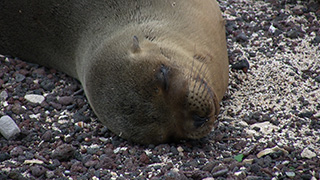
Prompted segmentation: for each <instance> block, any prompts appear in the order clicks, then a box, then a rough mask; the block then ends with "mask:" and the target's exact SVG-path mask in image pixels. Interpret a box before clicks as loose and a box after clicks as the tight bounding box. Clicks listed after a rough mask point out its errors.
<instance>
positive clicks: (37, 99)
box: [24, 94, 45, 104]
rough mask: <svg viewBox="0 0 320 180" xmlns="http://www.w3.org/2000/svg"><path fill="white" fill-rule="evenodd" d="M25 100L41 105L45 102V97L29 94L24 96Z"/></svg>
mask: <svg viewBox="0 0 320 180" xmlns="http://www.w3.org/2000/svg"><path fill="white" fill-rule="evenodd" d="M24 98H25V99H26V100H27V101H29V102H31V103H36V104H41V103H42V102H43V101H44V99H45V98H44V96H42V95H38V94H27V95H25V96H24Z"/></svg>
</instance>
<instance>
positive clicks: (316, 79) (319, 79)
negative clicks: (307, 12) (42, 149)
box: [0, 76, 320, 97]
mask: <svg viewBox="0 0 320 180" xmlns="http://www.w3.org/2000/svg"><path fill="white" fill-rule="evenodd" d="M314 80H315V81H317V82H318V83H320V76H317V77H315V78H314ZM0 97H1V96H0Z"/></svg>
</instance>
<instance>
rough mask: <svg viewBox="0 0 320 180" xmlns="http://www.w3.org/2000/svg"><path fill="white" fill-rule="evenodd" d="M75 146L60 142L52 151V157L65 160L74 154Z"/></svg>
mask: <svg viewBox="0 0 320 180" xmlns="http://www.w3.org/2000/svg"><path fill="white" fill-rule="evenodd" d="M74 153H75V148H74V147H73V146H72V145H70V144H62V145H61V146H59V147H57V148H56V149H55V150H54V151H53V153H52V158H54V159H58V160H59V161H67V160H69V159H71V158H72V157H73V156H74Z"/></svg>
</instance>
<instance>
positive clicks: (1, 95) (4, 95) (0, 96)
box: [0, 76, 320, 101]
mask: <svg viewBox="0 0 320 180" xmlns="http://www.w3.org/2000/svg"><path fill="white" fill-rule="evenodd" d="M319 79H320V76H319ZM0 87H1V86H0ZM7 98H8V93H7V91H5V90H4V91H1V93H0V101H5V100H6V99H7Z"/></svg>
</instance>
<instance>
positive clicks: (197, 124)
mask: <svg viewBox="0 0 320 180" xmlns="http://www.w3.org/2000/svg"><path fill="white" fill-rule="evenodd" d="M192 119H193V120H194V123H193V125H194V126H195V127H196V128H198V127H200V126H202V125H203V124H204V123H206V122H208V121H209V119H210V118H209V117H200V116H199V115H197V114H193V115H192Z"/></svg>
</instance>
